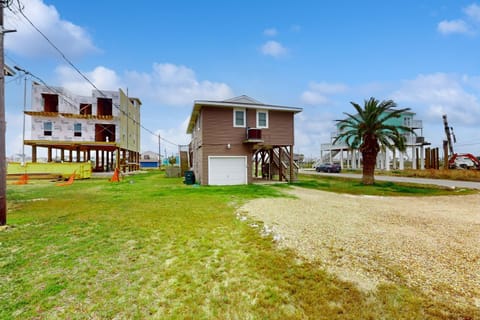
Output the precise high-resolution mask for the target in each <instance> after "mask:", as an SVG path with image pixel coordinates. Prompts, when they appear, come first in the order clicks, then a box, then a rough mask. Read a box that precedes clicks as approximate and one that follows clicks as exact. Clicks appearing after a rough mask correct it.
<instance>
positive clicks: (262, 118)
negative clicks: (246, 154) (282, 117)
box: [257, 110, 268, 128]
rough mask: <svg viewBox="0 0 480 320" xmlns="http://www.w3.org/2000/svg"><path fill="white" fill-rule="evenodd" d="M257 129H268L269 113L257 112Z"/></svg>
mask: <svg viewBox="0 0 480 320" xmlns="http://www.w3.org/2000/svg"><path fill="white" fill-rule="evenodd" d="M257 128H268V111H263V110H262V111H257Z"/></svg>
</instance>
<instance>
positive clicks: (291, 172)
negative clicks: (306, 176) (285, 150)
mask: <svg viewBox="0 0 480 320" xmlns="http://www.w3.org/2000/svg"><path fill="white" fill-rule="evenodd" d="M294 179H295V177H294V171H293V145H291V146H290V180H289V182H290V183H292V182H293V180H294Z"/></svg>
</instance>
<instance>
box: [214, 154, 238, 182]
mask: <svg viewBox="0 0 480 320" xmlns="http://www.w3.org/2000/svg"><path fill="white" fill-rule="evenodd" d="M246 183H247V157H246V156H237V157H227V156H210V157H208V184H209V185H235V184H246Z"/></svg>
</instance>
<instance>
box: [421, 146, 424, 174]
mask: <svg viewBox="0 0 480 320" xmlns="http://www.w3.org/2000/svg"><path fill="white" fill-rule="evenodd" d="M420 169H421V170H425V154H424V151H423V146H420Z"/></svg>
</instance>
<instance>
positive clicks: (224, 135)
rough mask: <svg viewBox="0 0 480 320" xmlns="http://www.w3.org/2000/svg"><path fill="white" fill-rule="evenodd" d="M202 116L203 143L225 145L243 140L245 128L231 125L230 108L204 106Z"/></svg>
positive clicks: (231, 115)
mask: <svg viewBox="0 0 480 320" xmlns="http://www.w3.org/2000/svg"><path fill="white" fill-rule="evenodd" d="M202 117H203V143H204V144H220V145H226V144H227V143H230V144H232V143H239V142H242V141H243V140H245V137H246V128H236V127H234V126H233V109H232V108H215V107H213V108H212V107H204V108H203V109H202Z"/></svg>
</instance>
